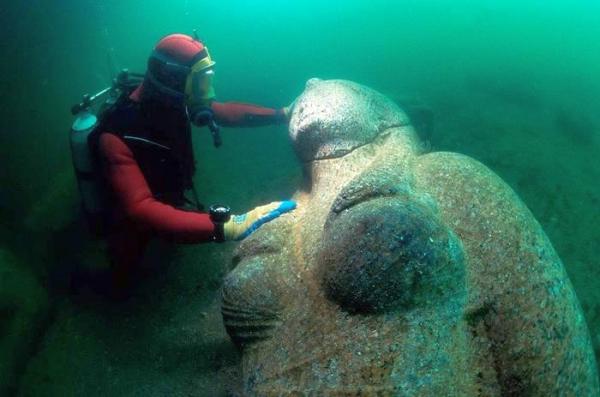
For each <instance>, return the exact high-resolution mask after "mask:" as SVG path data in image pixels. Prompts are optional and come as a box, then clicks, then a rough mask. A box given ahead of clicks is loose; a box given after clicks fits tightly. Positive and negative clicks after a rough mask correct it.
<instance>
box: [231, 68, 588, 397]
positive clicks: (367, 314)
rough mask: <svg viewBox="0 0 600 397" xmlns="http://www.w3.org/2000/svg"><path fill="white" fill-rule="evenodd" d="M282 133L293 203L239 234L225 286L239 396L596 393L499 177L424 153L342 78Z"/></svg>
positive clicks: (538, 236) (558, 269) (539, 234)
mask: <svg viewBox="0 0 600 397" xmlns="http://www.w3.org/2000/svg"><path fill="white" fill-rule="evenodd" d="M290 136H291V139H292V142H293V144H294V147H295V149H296V151H297V153H298V156H299V157H300V159H301V160H302V161H303V163H304V166H305V175H306V185H305V186H304V187H303V188H302V189H301V190H299V191H298V192H297V193H296V195H295V197H294V199H295V200H297V202H298V209H297V210H296V211H295V212H294V213H291V214H287V215H284V216H282V217H281V218H279V219H277V220H275V221H273V222H271V223H269V224H267V225H264V226H263V227H262V228H261V229H260V230H259V231H258V232H256V233H254V234H253V235H252V236H250V237H249V238H248V239H246V240H245V241H244V242H242V243H241V244H240V246H239V248H238V250H237V253H236V255H235V257H234V265H236V267H235V268H234V270H233V271H232V272H231V273H230V274H229V275H228V277H227V278H226V280H225V283H224V287H223V303H222V313H223V318H224V322H225V325H226V327H227V330H228V333H229V334H230V336H231V338H232V339H233V341H234V342H235V343H236V344H237V345H238V346H239V347H240V348H241V349H242V366H243V378H244V379H243V387H244V390H243V393H244V394H245V395H259V396H271V395H272V396H279V395H336V396H337V395H344V396H353V395H356V396H358V395H406V396H496V395H497V396H500V395H503V396H510V395H528V396H529V395H535V396H549V395H574V396H575V395H576V396H591V395H597V394H598V380H597V374H596V364H595V362H594V357H593V352H592V348H591V343H590V338H589V334H588V331H587V328H586V325H585V321H584V319H583V316H582V313H581V310H580V308H579V305H578V302H577V299H576V296H575V294H574V292H573V288H572V286H571V284H570V282H569V280H568V278H567V275H566V273H565V271H564V268H563V266H562V264H561V261H560V259H559V258H558V256H557V255H556V253H555V252H554V249H553V248H552V245H551V244H550V242H549V241H548V239H547V237H546V235H545V234H544V232H543V231H542V229H541V228H540V225H539V224H538V223H537V222H536V221H535V219H534V218H533V216H532V214H531V213H530V212H529V210H528V209H527V208H526V207H525V206H524V205H523V203H522V202H521V201H520V200H519V198H518V197H517V196H516V195H515V193H514V192H513V191H512V190H511V189H510V188H509V187H508V186H507V185H506V184H505V183H503V182H502V181H501V180H500V178H498V177H497V176H496V175H495V174H494V173H492V172H491V171H490V170H488V169H487V168H486V167H485V166H483V165H482V164H480V163H478V162H476V161H474V160H473V159H471V158H469V157H466V156H462V155H459V154H455V153H424V152H423V151H422V150H421V148H420V145H419V141H418V138H417V136H416V134H415V132H414V130H413V128H412V127H411V125H410V122H409V120H408V118H407V117H406V115H405V114H404V113H403V112H402V111H401V110H400V109H399V108H398V107H397V106H396V105H395V104H394V103H392V102H391V101H390V100H388V99H387V98H386V97H384V96H383V95H381V94H379V93H377V92H375V91H373V90H371V89H369V88H366V87H363V86H360V85H358V84H354V83H351V82H348V81H341V80H332V81H322V80H318V79H312V80H310V81H309V82H308V83H307V85H306V90H305V91H304V93H303V94H302V95H301V96H300V97H299V98H298V101H297V103H296V107H295V109H294V112H293V115H292V118H291V122H290ZM294 393H296V394H294ZM311 393H312V394H311Z"/></svg>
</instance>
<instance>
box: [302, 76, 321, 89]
mask: <svg viewBox="0 0 600 397" xmlns="http://www.w3.org/2000/svg"><path fill="white" fill-rule="evenodd" d="M321 81H323V80H321V79H319V78H316V77H313V78H312V79H308V81H307V82H306V87H305V88H306V89H308V88H312V87H313V86H315V85H316V84H318V83H319V82H321Z"/></svg>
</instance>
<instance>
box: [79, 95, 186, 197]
mask: <svg viewBox="0 0 600 397" xmlns="http://www.w3.org/2000/svg"><path fill="white" fill-rule="evenodd" d="M103 133H112V134H115V135H117V136H119V137H120V138H121V139H122V140H123V141H124V142H125V144H126V145H127V146H128V147H129V149H130V150H131V152H132V153H133V156H134V158H135V160H136V161H137V163H138V165H139V167H140V169H141V171H142V173H143V174H144V177H145V179H146V182H147V183H148V186H149V188H150V191H151V192H152V195H153V196H154V198H156V199H157V200H159V201H161V202H164V203H166V204H170V205H173V206H176V207H181V206H183V205H185V203H186V199H185V195H184V192H185V191H186V190H188V189H191V188H193V182H192V178H193V175H194V172H195V160H194V154H193V148H192V137H191V127H190V123H189V121H188V119H187V115H186V114H185V111H183V110H181V109H176V108H168V107H165V106H164V105H161V104H158V103H138V102H134V101H131V100H130V99H128V98H126V99H122V100H119V101H118V102H117V103H116V104H115V105H114V106H113V107H112V108H110V109H109V110H107V111H106V112H105V113H104V114H103V115H102V116H101V118H100V123H99V126H98V128H96V130H95V131H94V132H93V133H92V134H91V136H90V139H89V141H88V143H89V144H90V145H91V148H92V153H95V155H96V159H97V161H100V160H99V156H98V147H97V145H98V139H99V137H100V135H101V134H103ZM100 166H102V165H101V164H100ZM106 190H107V192H109V194H110V189H108V186H107V189H106Z"/></svg>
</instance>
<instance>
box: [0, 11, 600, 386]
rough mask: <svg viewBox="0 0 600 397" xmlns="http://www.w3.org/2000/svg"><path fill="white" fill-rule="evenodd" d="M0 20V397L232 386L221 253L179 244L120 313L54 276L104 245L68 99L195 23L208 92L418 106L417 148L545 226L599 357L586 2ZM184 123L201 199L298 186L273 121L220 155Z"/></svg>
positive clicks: (16, 14) (593, 103) (240, 134)
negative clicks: (500, 182)
mask: <svg viewBox="0 0 600 397" xmlns="http://www.w3.org/2000/svg"><path fill="white" fill-rule="evenodd" d="M0 23H1V25H0V33H1V36H0V37H1V39H0V51H1V52H0V54H1V57H2V58H1V61H2V62H0V93H1V95H2V99H1V105H0V188H1V191H0V219H1V224H0V238H1V239H2V240H1V243H0V244H2V245H1V246H0V254H1V256H0V266H1V267H0V271H2V275H3V278H2V279H1V280H0V348H1V350H0V363H2V364H0V394H2V390H8V391H10V392H11V393H12V392H17V391H18V392H19V393H20V394H21V395H81V394H83V393H85V394H87V395H139V394H142V395H165V394H167V395H218V394H223V393H224V391H225V390H226V389H228V388H230V387H231V385H229V384H228V381H227V379H228V378H235V374H236V366H235V363H236V360H237V353H236V352H235V351H234V350H233V349H232V347H231V345H230V344H229V342H228V339H227V336H226V335H225V334H224V331H223V329H222V325H221V322H220V316H219V313H218V299H217V292H218V287H219V280H220V278H221V277H222V275H223V274H224V272H225V271H226V269H225V268H223V266H222V263H223V262H226V261H227V258H228V257H229V255H230V253H231V250H232V249H233V245H230V244H227V245H221V246H216V247H213V246H197V247H185V248H183V249H181V250H179V251H178V252H177V253H176V254H173V255H171V256H170V258H171V259H170V260H169V261H170V262H172V263H171V265H169V266H163V265H164V264H160V263H159V264H149V265H148V271H147V273H148V277H147V278H146V280H144V282H143V283H141V285H140V286H139V288H138V289H137V290H136V291H135V296H134V299H133V300H132V301H130V302H129V303H127V304H125V305H122V306H115V305H111V304H107V303H106V302H103V301H101V300H96V299H94V297H93V296H92V297H87V298H85V299H82V300H78V299H73V298H72V297H70V296H68V295H66V294H65V293H64V291H63V290H62V289H61V288H60V285H61V283H60V280H61V277H62V276H61V275H63V274H65V273H68V271H69V270H68V269H71V268H73V267H77V266H88V264H89V263H91V262H93V263H98V264H99V265H98V266H102V264H101V263H102V256H101V255H100V252H101V247H99V246H98V245H97V244H92V243H89V242H88V241H87V239H86V236H85V234H83V233H82V231H81V225H79V224H78V222H77V216H76V213H77V206H78V204H77V196H76V190H75V182H74V179H73V175H72V170H71V167H70V153H69V148H68V140H67V136H68V135H67V131H68V128H69V126H70V123H71V122H72V117H71V115H70V113H69V109H70V106H71V105H72V104H73V103H75V102H77V101H78V100H79V99H80V97H81V95H82V94H83V93H86V92H88V93H89V92H93V91H95V90H98V89H100V88H103V87H104V86H105V85H107V83H108V82H109V81H110V77H111V73H113V71H114V70H115V69H119V68H123V67H128V68H129V69H131V70H136V71H143V70H144V67H145V61H146V57H147V56H148V54H149V52H150V50H151V48H152V46H153V45H154V44H155V42H156V41H157V40H158V39H160V37H162V36H163V35H165V34H168V33H173V32H182V33H191V32H192V31H193V29H198V33H199V35H200V37H201V38H202V39H203V40H204V41H205V42H206V44H207V45H208V47H209V49H210V51H211V54H212V56H213V58H214V59H215V60H216V61H217V82H216V89H217V95H218V97H219V99H221V100H240V101H245V102H253V103H258V104H263V105H268V106H283V105H287V104H288V103H289V102H291V101H292V100H293V98H295V96H297V95H298V94H299V93H300V92H301V90H302V88H303V86H304V83H305V81H306V80H307V79H308V78H310V77H321V78H343V79H349V80H353V81H356V82H359V83H362V84H365V85H368V86H371V87H373V88H375V89H377V90H379V91H381V92H383V93H384V94H386V95H388V96H390V97H391V98H393V99H395V100H396V101H398V103H399V104H401V105H402V106H407V107H412V108H420V109H426V110H427V112H428V114H431V115H433V118H432V120H433V128H432V129H423V130H422V131H420V132H421V135H422V137H423V138H424V139H425V140H426V141H427V142H428V144H429V145H430V147H431V148H432V150H451V151H456V152H461V153H464V154H468V155H471V156H473V157H474V158H476V159H478V160H480V161H482V162H483V163H484V164H486V165H487V166H489V167H490V168H492V169H493V170H494V171H496V172H497V173H498V174H499V175H500V176H501V177H502V178H504V179H505V180H506V181H507V182H508V183H509V184H510V185H511V186H512V187H513V188H514V189H515V190H516V191H517V193H518V194H519V195H520V196H521V198H522V199H523V200H524V202H525V203H526V204H527V206H528V207H529V208H530V209H531V211H532V212H533V213H534V215H535V216H536V218H537V219H538V220H539V221H540V223H541V224H542V225H543V227H544V229H545V230H546V232H547V233H548V235H549V236H550V239H551V240H552V242H553V244H554V246H555V248H556V249H557V251H558V253H559V254H560V256H561V258H562V259H563V261H564V264H565V267H566V269H567V272H568V274H569V276H570V278H571V280H572V282H573V284H574V286H575V289H576V292H577V294H578V296H579V298H580V301H581V303H582V307H583V309H584V311H585V315H586V318H587V321H588V325H589V326H590V330H591V334H592V338H593V342H594V346H595V348H596V355H597V357H598V354H599V352H600V288H599V287H600V281H599V280H600V260H599V259H598V254H597V250H598V247H599V246H600V211H599V210H598V205H599V200H600V187H599V182H598V181H600V160H599V155H600V151H599V148H600V116H599V115H598V110H600V40H598V39H599V38H600V5H598V3H597V2H595V1H525V2H516V1H478V2H476V1H464V0H462V1H416V0H415V1H391V0H390V1H383V0H378V1H373V0H371V1H366V0H365V1H341V0H332V1H314V0H307V1H266V0H256V1H249V0H247V1H242V0H236V1H210V2H209V1H192V0H173V1H156V0H153V1H138V0H136V1H133V0H131V1H116V0H109V1H92V0H77V1H75V0H68V1H67V0H62V1H49V0H32V1H27V2H20V4H17V2H11V4H6V5H3V6H2V7H1V8H0ZM196 132H197V134H196V137H195V138H196V142H195V150H196V153H197V155H198V161H199V165H200V171H199V174H198V175H197V179H196V183H197V185H198V188H199V191H200V194H201V196H202V199H203V201H204V202H206V203H211V202H216V201H219V202H225V203H228V204H230V205H231V206H232V207H233V208H234V210H236V211H237V212H241V211H244V210H247V209H250V208H252V207H254V206H255V205H258V204H262V203H264V202H267V201H271V200H273V199H280V198H285V197H287V196H288V195H289V194H291V193H292V192H293V191H294V190H295V186H296V185H297V183H298V181H299V178H300V169H299V165H298V163H297V161H296V159H295V157H294V154H293V152H292V150H291V148H290V146H289V143H288V140H287V135H286V130H285V128H283V127H269V128H261V129H243V130H229V129H226V130H225V131H224V132H223V134H224V141H225V143H224V147H223V148H221V149H219V150H216V149H214V148H213V147H212V146H211V143H210V140H209V137H208V133H207V132H206V131H202V130H198V131H196ZM156 250H157V251H159V252H162V251H165V250H167V248H165V247H157V248H156ZM90 252H92V253H90ZM158 257H160V255H159V256H158ZM84 264H85V265H84ZM56 280H59V281H58V282H57V281H56ZM57 284H58V287H56V285H57ZM217 372H218V373H217ZM223 374H228V375H230V376H226V375H223Z"/></svg>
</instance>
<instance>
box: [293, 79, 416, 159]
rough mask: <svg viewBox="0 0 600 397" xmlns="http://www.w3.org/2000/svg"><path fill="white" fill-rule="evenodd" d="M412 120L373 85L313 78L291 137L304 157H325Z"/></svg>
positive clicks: (297, 108)
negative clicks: (369, 86) (372, 86)
mask: <svg viewBox="0 0 600 397" xmlns="http://www.w3.org/2000/svg"><path fill="white" fill-rule="evenodd" d="M408 124H409V120H408V117H407V116H406V114H404V112H402V111H401V110H400V109H399V108H398V106H396V104H394V103H393V102H392V101H391V100H389V99H388V98H386V97H385V96H383V95H381V94H379V93H378V92H376V91H373V90H371V89H370V88H367V87H364V86H361V85H358V84H355V83H351V82H343V83H342V84H340V81H339V80H330V81H323V80H320V79H310V80H309V81H308V82H307V83H306V89H305V91H304V92H303V93H302V95H301V96H300V97H299V98H298V99H297V100H296V104H295V107H294V112H293V113H292V117H291V119H290V137H291V139H292V141H293V143H294V148H295V149H296V152H297V153H298V155H299V157H300V159H301V160H303V161H312V160H322V159H327V158H335V157H340V156H343V155H345V154H348V153H349V152H351V151H352V150H354V149H356V148H357V147H360V146H362V145H365V144H367V143H369V142H371V141H373V139H375V137H377V136H378V135H379V134H380V133H381V132H382V131H385V130H387V129H389V128H392V127H398V126H402V125H408Z"/></svg>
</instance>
